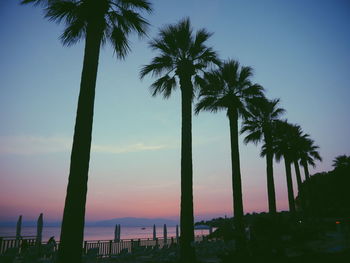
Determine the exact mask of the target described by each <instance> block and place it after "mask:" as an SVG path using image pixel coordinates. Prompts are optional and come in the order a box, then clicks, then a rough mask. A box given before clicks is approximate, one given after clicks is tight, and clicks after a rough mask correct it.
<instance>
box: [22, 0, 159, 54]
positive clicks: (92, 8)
mask: <svg viewBox="0 0 350 263" xmlns="http://www.w3.org/2000/svg"><path fill="white" fill-rule="evenodd" d="M21 3H22V4H29V3H33V4H35V5H42V6H43V7H44V8H45V17H46V18H48V19H49V20H52V21H56V22H58V23H60V22H65V24H66V28H65V30H64V32H63V33H62V35H61V37H60V38H61V40H62V42H63V44H65V45H72V44H75V43H76V42H78V41H79V40H81V39H84V38H86V35H87V31H88V27H89V25H91V24H95V25H96V26H97V27H98V28H99V29H100V30H101V31H102V32H103V33H102V39H101V41H102V44H104V43H106V42H107V41H109V42H110V43H111V44H112V46H113V48H114V51H115V54H116V55H117V57H118V58H125V56H126V55H127V53H128V51H130V43H129V40H128V36H129V35H130V33H133V32H137V33H138V35H139V36H143V35H145V34H146V30H147V27H148V25H149V24H148V22H147V21H146V20H145V19H144V18H143V17H142V16H141V15H140V14H139V13H138V12H140V11H141V12H142V11H147V12H151V11H152V7H151V4H150V2H149V1H147V0H64V1H62V0H22V2H21Z"/></svg>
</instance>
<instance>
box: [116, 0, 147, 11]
mask: <svg viewBox="0 0 350 263" xmlns="http://www.w3.org/2000/svg"><path fill="white" fill-rule="evenodd" d="M118 2H119V3H120V4H121V5H122V6H123V7H124V8H127V9H140V10H145V11H147V12H148V13H152V10H153V9H152V4H151V2H149V1H147V0H119V1H118Z"/></svg>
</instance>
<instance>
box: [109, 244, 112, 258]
mask: <svg viewBox="0 0 350 263" xmlns="http://www.w3.org/2000/svg"><path fill="white" fill-rule="evenodd" d="M111 255H112V240H109V256H111Z"/></svg>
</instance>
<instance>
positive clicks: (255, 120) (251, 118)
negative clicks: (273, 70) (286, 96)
mask: <svg viewBox="0 0 350 263" xmlns="http://www.w3.org/2000/svg"><path fill="white" fill-rule="evenodd" d="M279 102H280V100H279V99H274V100H268V99H266V98H265V97H259V98H254V99H253V100H250V101H249V103H248V105H247V106H248V107H247V111H246V112H247V114H246V117H245V120H244V123H243V125H242V128H241V133H244V132H248V135H247V136H246V137H245V138H244V142H245V143H250V142H253V143H255V144H257V143H259V142H261V141H264V143H266V136H265V134H266V133H269V134H271V132H272V129H273V123H274V122H275V121H276V120H279V117H280V116H281V115H282V114H283V113H284V112H285V110H284V109H282V108H279V107H278V104H279Z"/></svg>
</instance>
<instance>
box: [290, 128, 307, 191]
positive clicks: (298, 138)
mask: <svg viewBox="0 0 350 263" xmlns="http://www.w3.org/2000/svg"><path fill="white" fill-rule="evenodd" d="M289 132H290V133H289V134H288V136H289V140H290V146H291V151H290V153H291V155H290V157H291V161H292V162H293V164H294V169H295V177H296V179H297V185H298V191H299V192H300V191H301V187H302V180H301V173H300V167H299V160H300V156H301V152H302V151H303V147H304V146H305V143H306V141H307V140H308V138H309V135H308V134H304V133H303V130H302V129H301V127H300V126H299V125H293V128H291V129H290V131H289Z"/></svg>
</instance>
